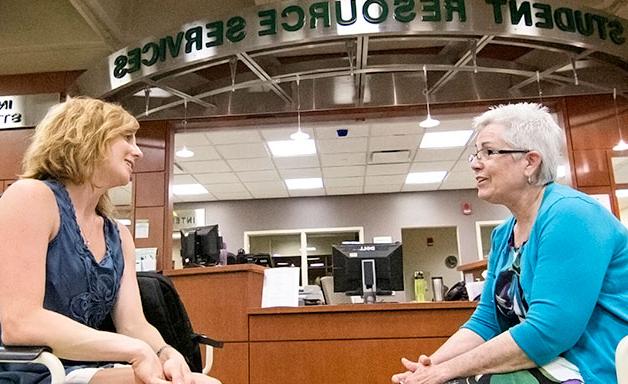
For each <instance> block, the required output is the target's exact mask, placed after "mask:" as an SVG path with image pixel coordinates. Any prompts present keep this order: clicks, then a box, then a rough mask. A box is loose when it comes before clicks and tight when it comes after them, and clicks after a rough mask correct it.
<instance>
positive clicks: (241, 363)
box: [209, 342, 249, 384]
mask: <svg viewBox="0 0 628 384" xmlns="http://www.w3.org/2000/svg"><path fill="white" fill-rule="evenodd" d="M248 361H249V345H248V343H246V342H244V343H225V345H224V347H223V348H214V364H213V365H212V369H211V371H210V372H209V374H210V375H211V376H213V377H215V378H217V379H219V380H220V381H222V382H223V383H224V384H227V383H228V384H247V383H248V382H249V364H248Z"/></svg>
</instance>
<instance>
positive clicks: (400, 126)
mask: <svg viewBox="0 0 628 384" xmlns="http://www.w3.org/2000/svg"><path fill="white" fill-rule="evenodd" d="M420 120H421V119H418V118H417V119H413V120H408V119H407V118H403V119H386V120H385V121H377V120H374V121H372V122H371V123H369V127H370V129H371V130H370V132H371V136H396V135H418V136H419V137H422V136H423V133H424V131H425V129H424V128H422V127H420V126H419V121H420Z"/></svg>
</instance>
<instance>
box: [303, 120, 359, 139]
mask: <svg viewBox="0 0 628 384" xmlns="http://www.w3.org/2000/svg"><path fill="white" fill-rule="evenodd" d="M339 128H343V129H347V131H348V132H347V136H345V137H346V138H349V139H351V138H357V137H366V136H368V135H369V128H368V125H367V124H365V123H363V122H355V121H338V122H334V123H321V124H319V125H317V126H316V128H314V132H315V133H316V138H317V139H333V138H337V137H338V133H337V132H336V131H337V130H338V129H339Z"/></svg>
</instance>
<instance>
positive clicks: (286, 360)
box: [249, 337, 447, 384]
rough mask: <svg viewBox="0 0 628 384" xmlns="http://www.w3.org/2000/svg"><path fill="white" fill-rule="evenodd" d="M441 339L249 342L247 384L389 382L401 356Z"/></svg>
mask: <svg viewBox="0 0 628 384" xmlns="http://www.w3.org/2000/svg"><path fill="white" fill-rule="evenodd" d="M445 340H447V338H445V337H442V338H429V339H425V338H424V339H375V340H342V341H339V340H335V341H334V340H328V341H298V342H297V341H281V342H256V343H251V350H250V360H251V363H250V370H251V378H250V381H249V383H250V384H268V383H299V384H310V383H311V384H320V383H338V384H347V383H360V384H368V383H373V384H382V383H390V377H391V376H392V375H393V374H394V373H398V372H403V371H404V368H403V366H402V365H401V357H407V358H413V359H416V358H417V357H418V356H419V354H420V353H432V352H434V351H435V350H436V349H437V348H438V347H439V346H440V345H442V344H443V343H444V342H445Z"/></svg>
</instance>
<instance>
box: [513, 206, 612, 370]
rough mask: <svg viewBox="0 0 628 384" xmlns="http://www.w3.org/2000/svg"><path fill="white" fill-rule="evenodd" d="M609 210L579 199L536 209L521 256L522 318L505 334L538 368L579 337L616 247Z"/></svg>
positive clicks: (597, 295)
mask: <svg viewBox="0 0 628 384" xmlns="http://www.w3.org/2000/svg"><path fill="white" fill-rule="evenodd" d="M609 215H610V214H609V212H608V211H606V210H605V209H604V208H603V207H602V206H600V205H599V204H596V203H594V202H593V201H589V200H586V199H583V198H581V197H573V196H570V197H562V198H558V199H557V200H555V201H550V202H548V206H546V207H543V209H542V210H540V211H539V214H538V216H537V219H536V221H535V224H534V227H533V228H532V231H531V233H530V238H529V239H528V243H527V244H526V247H525V248H527V249H525V250H524V253H523V254H522V270H521V285H522V289H523V291H524V293H525V297H526V300H527V302H528V305H529V309H528V313H527V315H526V319H525V320H524V321H523V322H522V323H520V324H518V325H516V326H514V327H512V328H511V329H510V333H511V335H512V337H513V339H514V340H515V342H516V343H517V344H518V345H519V347H520V348H521V349H522V350H523V351H524V352H525V353H526V354H527V355H528V357H529V358H530V359H531V360H533V361H534V362H535V363H536V364H537V365H539V366H541V365H544V364H546V363H548V362H550V361H551V360H552V359H554V358H556V357H557V356H558V355H559V354H561V353H563V352H565V351H566V350H568V349H569V348H571V347H572V346H573V345H574V344H576V342H577V341H578V339H579V338H580V337H581V336H582V334H583V333H584V331H585V328H586V326H587V323H588V322H589V319H590V317H591V314H592V313H593V310H594V308H595V305H596V302H597V300H598V297H599V295H600V290H601V288H602V284H603V282H604V276H605V274H606V270H607V267H608V265H609V262H610V260H611V258H612V256H613V253H614V252H615V250H614V249H613V248H614V244H617V241H616V239H614V237H615V236H617V232H616V231H612V230H610V228H609V218H608V216H609Z"/></svg>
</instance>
